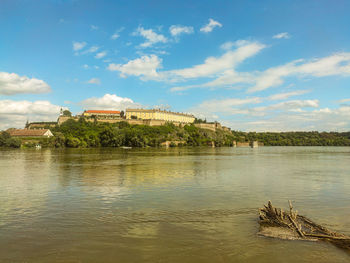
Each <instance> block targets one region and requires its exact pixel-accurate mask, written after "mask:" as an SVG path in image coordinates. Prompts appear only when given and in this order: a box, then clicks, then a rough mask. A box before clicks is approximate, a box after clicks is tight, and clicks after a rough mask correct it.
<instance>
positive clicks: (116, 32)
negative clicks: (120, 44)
mask: <svg viewBox="0 0 350 263" xmlns="http://www.w3.org/2000/svg"><path fill="white" fill-rule="evenodd" d="M123 30H124V27H121V28H119V29H118V30H116V31H115V32H114V34H113V35H112V36H111V39H112V40H116V39H117V38H119V37H120V35H119V33H120V32H122V31H123Z"/></svg>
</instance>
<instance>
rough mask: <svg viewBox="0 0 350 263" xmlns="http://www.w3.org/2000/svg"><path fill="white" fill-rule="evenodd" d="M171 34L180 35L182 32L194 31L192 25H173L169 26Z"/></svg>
mask: <svg viewBox="0 0 350 263" xmlns="http://www.w3.org/2000/svg"><path fill="white" fill-rule="evenodd" d="M169 31H170V34H171V35H172V36H173V37H176V36H179V35H181V34H192V33H193V32H194V30H193V27H192V26H180V25H177V26H176V25H172V26H171V27H170V28H169Z"/></svg>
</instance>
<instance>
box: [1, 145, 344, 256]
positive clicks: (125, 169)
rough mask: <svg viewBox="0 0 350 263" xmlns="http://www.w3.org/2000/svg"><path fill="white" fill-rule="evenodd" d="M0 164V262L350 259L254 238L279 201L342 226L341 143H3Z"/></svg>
mask: <svg viewBox="0 0 350 263" xmlns="http://www.w3.org/2000/svg"><path fill="white" fill-rule="evenodd" d="M0 169H1V170H0V262H140V261H146V262H271V261H274V262H314V261H318V262H349V260H350V255H349V254H347V253H345V252H343V251H341V250H339V249H337V248H334V247H332V246H331V245H328V244H322V243H313V242H298V241H294V242H291V241H281V240H275V239H268V238H262V237H258V236H257V235H256V233H257V230H258V223H257V208H258V207H259V206H261V205H262V204H264V203H266V201H267V200H272V201H273V203H274V205H276V206H282V207H286V205H287V200H288V199H292V200H294V204H295V206H296V208H297V209H298V210H299V211H300V213H302V214H304V215H306V216H309V217H310V218H312V219H314V220H316V221H317V222H319V223H322V224H325V225H327V226H328V227H330V228H332V229H334V230H337V231H339V232H342V233H345V234H348V235H349V234H350V217H349V215H350V214H349V213H350V212H349V211H350V195H349V193H350V148H342V147H339V148H327V147H310V148H308V147H263V148H258V149H250V148H214V149H213V148H176V149H132V150H121V149H67V150H47V149H43V150H40V151H36V150H2V151H0ZM296 251H297V253H296Z"/></svg>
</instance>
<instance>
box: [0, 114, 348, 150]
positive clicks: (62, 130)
mask: <svg viewBox="0 0 350 263" xmlns="http://www.w3.org/2000/svg"><path fill="white" fill-rule="evenodd" d="M203 122H204V121H203ZM50 129H51V131H52V132H53V134H54V137H50V138H21V139H19V138H14V137H11V136H10V135H9V134H8V133H7V132H1V133H0V147H20V146H21V144H22V145H24V147H32V146H35V145H36V144H38V143H39V144H40V145H41V146H42V147H56V148H59V147H71V148H78V147H79V148H89V147H120V146H129V147H158V146H161V144H162V143H163V142H165V141H170V142H174V141H177V142H178V144H179V146H182V145H183V146H184V145H186V146H208V145H212V144H213V143H214V144H215V146H233V142H234V141H236V142H249V141H259V142H262V143H263V144H264V145H265V146H350V132H343V133H338V132H317V131H313V132H260V133H259V132H241V131H232V132H225V131H221V130H217V131H216V132H214V131H210V130H205V129H200V128H197V127H196V126H194V125H193V124H189V125H184V126H180V127H178V126H175V125H174V124H172V123H168V124H167V125H164V126H147V125H130V124H129V123H127V122H119V123H114V124H111V123H100V122H87V121H86V120H85V119H84V118H81V119H79V120H73V119H70V120H67V121H66V122H64V123H63V124H62V125H60V126H58V125H57V126H55V127H53V128H52V127H51V128H50ZM174 145H175V144H174V143H172V144H170V146H174Z"/></svg>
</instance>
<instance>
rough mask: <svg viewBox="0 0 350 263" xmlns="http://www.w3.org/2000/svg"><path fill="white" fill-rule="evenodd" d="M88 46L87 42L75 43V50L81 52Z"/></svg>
mask: <svg viewBox="0 0 350 263" xmlns="http://www.w3.org/2000/svg"><path fill="white" fill-rule="evenodd" d="M85 46H86V42H75V41H73V50H74V51H79V50H81V49H83V48H84V47H85Z"/></svg>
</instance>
